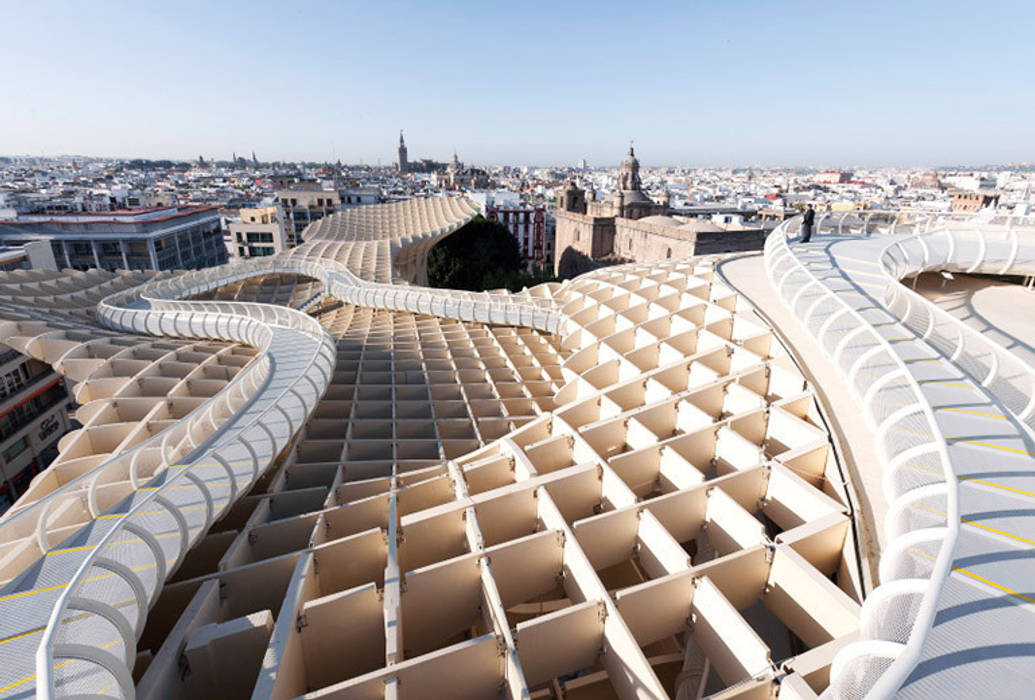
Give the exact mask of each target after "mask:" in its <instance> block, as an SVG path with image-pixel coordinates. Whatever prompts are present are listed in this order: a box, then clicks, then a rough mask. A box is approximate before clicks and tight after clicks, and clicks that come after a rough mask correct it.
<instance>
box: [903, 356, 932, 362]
mask: <svg viewBox="0 0 1035 700" xmlns="http://www.w3.org/2000/svg"><path fill="white" fill-rule="evenodd" d="M902 361H903V362H941V361H942V358H940V357H903V358H902Z"/></svg>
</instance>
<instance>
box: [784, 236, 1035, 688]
mask: <svg viewBox="0 0 1035 700" xmlns="http://www.w3.org/2000/svg"><path fill="white" fill-rule="evenodd" d="M796 224H797V221H796V220H795V221H794V222H792V223H791V224H790V225H787V224H785V225H784V226H783V227H782V228H781V229H780V230H779V231H778V232H777V233H776V234H774V237H776V241H775V242H774V243H773V244H772V245H769V246H767V262H768V263H770V277H771V279H773V281H774V284H776V286H777V287H778V288H779V289H780V290H781V292H782V293H783V295H784V297H785V299H787V300H788V301H790V303H791V306H792V309H793V310H794V311H795V313H796V314H798V315H799V316H800V317H803V318H805V319H806V322H807V325H808V326H809V327H810V330H811V331H812V332H813V335H814V336H815V337H816V338H817V339H818V340H819V341H820V343H821V345H824V347H826V348H827V349H828V350H830V349H831V347H832V345H831V343H830V342H827V341H829V339H830V338H831V337H832V336H835V335H836V332H835V331H836V330H837V328H838V325H839V324H840V323H841V322H842V321H843V320H846V319H847V318H848V317H849V316H852V317H854V318H855V319H857V320H858V321H859V322H860V323H859V327H860V328H862V326H863V325H867V326H868V327H869V328H868V329H864V330H858V331H856V330H848V329H847V328H848V327H847V326H846V330H845V331H844V332H843V333H841V334H840V338H841V341H839V342H838V345H837V346H834V355H835V358H836V357H837V355H838V352H839V351H840V353H841V354H842V356H843V355H844V354H846V351H848V350H850V348H851V346H852V344H853V343H854V342H855V341H854V340H853V339H852V338H851V337H850V336H852V335H853V334H855V339H856V340H858V338H859V337H861V336H860V334H862V335H865V334H868V333H871V332H875V333H877V334H878V335H879V337H880V345H879V346H878V345H876V344H875V345H874V346H873V348H874V349H873V350H868V351H866V352H863V353H862V356H861V358H862V359H857V360H856V364H855V365H853V368H852V371H850V372H849V379H850V381H856V380H861V381H858V382H857V398H859V399H860V400H861V401H862V403H863V406H864V409H866V410H865V411H864V412H865V413H866V415H868V416H873V417H874V418H875V423H876V425H875V428H876V430H877V436H878V438H877V439H878V448H879V449H880V450H881V451H882V452H883V453H884V454H885V455H886V461H885V467H884V469H885V474H884V477H883V478H884V482H885V490H886V492H887V494H888V497H889V500H890V499H893V503H892V505H891V510H890V514H889V517H888V519H887V520H886V522H885V528H886V529H887V530H888V533H887V534H888V539H889V540H890V543H889V546H888V551H887V552H886V554H885V555H884V557H883V559H882V562H881V579H882V585H881V586H880V587H879V588H878V589H877V591H875V594H874V595H873V596H871V597H870V598H869V599H868V600H867V602H866V604H865V605H864V607H863V625H862V629H863V634H862V637H863V641H860V642H858V643H856V644H854V645H852V646H850V647H848V648H847V649H846V650H845V651H843V652H842V653H841V655H839V657H838V658H837V659H836V660H835V663H834V666H833V668H832V670H831V683H832V685H831V693H832V694H833V696H834V697H860V696H861V695H863V694H865V693H867V692H870V693H872V694H873V696H874V697H886V696H888V695H890V694H892V693H894V692H896V691H897V692H898V694H899V695H900V696H901V697H916V698H921V697H932V696H933V695H936V694H950V695H954V696H962V697H982V696H988V694H989V693H990V692H991V693H992V694H993V695H999V696H1003V697H1020V696H1023V695H1025V694H1026V693H1027V692H1028V689H1029V688H1030V683H1031V681H1032V680H1033V673H1035V672H1033V670H1032V669H1033V668H1035V624H1033V623H1035V594H1033V593H1032V591H1031V584H1030V582H1031V581H1032V580H1033V579H1035V500H1033V499H1035V439H1033V437H1032V434H1031V431H1030V429H1029V427H1028V425H1026V424H1025V422H1024V421H1025V420H1030V418H1031V415H1030V413H1029V414H1027V415H1026V411H1027V410H1028V406H1027V404H1026V403H1025V401H1023V400H1022V398H1023V397H1018V396H1017V394H1018V393H1023V392H1018V388H1019V387H1024V388H1025V389H1028V387H1030V386H1031V385H1030V384H1028V383H1027V382H1029V381H1030V374H1025V372H1024V368H1023V367H1017V368H1015V370H1016V371H1015V373H1014V374H1010V373H1009V372H1003V371H1002V370H1003V369H1004V366H1005V363H1007V362H1010V361H1011V358H1005V359H1003V357H1002V356H1000V355H998V354H996V353H994V352H993V351H992V350H990V349H989V348H987V347H986V346H984V345H983V344H982V342H981V341H980V340H979V339H975V338H973V337H971V336H970V335H969V333H970V332H972V331H968V330H965V329H961V328H959V327H957V326H953V325H952V324H951V323H950V322H948V321H946V319H944V318H942V317H941V316H940V315H938V314H936V313H934V312H933V311H932V309H933V308H934V307H933V305H932V304H930V303H929V302H926V301H922V300H920V298H919V297H918V296H915V295H911V294H909V293H907V292H906V291H904V290H905V288H904V287H902V286H901V285H900V284H899V283H898V279H900V278H902V277H904V276H906V275H909V274H915V273H916V272H918V271H920V270H931V269H947V270H956V271H964V270H965V271H971V272H981V271H984V272H993V273H1003V272H1005V271H1007V270H1009V271H1014V270H1021V269H1026V268H1027V267H1028V266H1030V265H1031V264H1032V263H1033V262H1035V254H1033V251H1032V250H1031V246H1030V245H1028V244H1026V242H1020V243H1019V242H1018V239H1017V237H1016V236H1012V237H1011V236H1004V237H1003V238H1002V239H1001V240H987V236H985V235H984V234H978V233H975V232H974V231H972V230H967V229H966V227H958V226H950V227H946V228H942V229H936V230H935V231H933V232H932V231H926V232H923V233H921V232H919V231H915V232H913V231H902V229H900V232H897V233H895V234H894V235H885V236H871V235H855V236H848V235H844V232H842V235H818V236H816V237H815V238H814V239H813V241H812V242H811V243H810V244H806V245H795V246H793V247H790V248H788V247H787V246H786V245H780V244H781V243H782V242H783V241H780V240H779V239H780V238H782V237H784V236H786V234H787V233H788V229H790V228H792V227H794V228H796ZM866 233H867V234H869V233H871V232H870V231H869V230H866ZM1031 240H1032V241H1033V242H1035V239H1031ZM791 260H793V262H794V263H796V264H797V266H799V267H800V269H801V270H802V271H803V272H802V273H801V280H802V281H796V280H795V275H796V274H799V273H795V272H794V270H791V271H790V272H786V273H784V276H777V275H774V272H776V273H779V269H780V268H779V265H774V264H773V263H783V262H785V261H791ZM795 269H797V268H795ZM807 276H811V278H812V279H813V280H814V282H813V283H811V284H813V288H817V287H821V288H822V289H823V290H824V291H825V292H827V293H829V294H831V295H833V296H835V297H836V299H837V300H839V301H841V302H843V304H845V305H846V306H847V307H849V308H850V309H851V312H844V313H843V314H842V315H841V317H840V320H839V318H838V317H837V316H836V314H828V315H821V314H819V313H817V310H818V309H819V308H822V306H821V302H820V301H818V300H817V301H816V302H813V303H810V301H809V294H810V292H809V291H808V287H809V284H810V283H809V282H807V281H805V280H807ZM803 290H805V291H803ZM928 307H930V308H928ZM832 316H833V318H832ZM961 325H962V324H961ZM950 329H951V332H950ZM846 338H847V339H846ZM867 352H870V353H871V356H872V357H878V356H881V353H884V352H890V353H891V355H890V356H889V359H890V360H891V362H889V363H888V364H887V365H886V366H885V367H884V368H883V371H881V368H880V367H879V366H875V367H873V368H870V369H867V366H866V362H867V361H866V359H865V355H866V353H867ZM1013 361H1014V362H1016V360H1015V359H1014V360H1013ZM900 368H904V370H905V373H906V374H907V375H908V376H907V377H906V378H907V379H908V384H909V385H911V386H912V387H914V388H915V391H916V392H918V395H911V394H910V392H909V391H907V390H906V389H907V388H908V387H907V386H906V385H905V384H902V386H900V387H896V384H899V383H900V378H901V377H902V376H905V375H903V374H902V373H901V370H900ZM1028 391H1029V393H1028V396H1030V395H1031V394H1030V389H1028ZM914 400H916V401H918V402H920V403H922V404H923V406H922V408H923V410H924V412H926V414H927V415H929V416H930V418H931V419H932V420H933V423H931V422H929V421H926V422H925V421H924V420H921V417H922V416H921V412H920V410H919V409H918V408H917V407H914V406H913V405H911V402H913V401H914ZM938 450H944V457H945V463H944V464H942V465H939V463H938V460H937V459H932V458H931V457H932V456H933V455H935V454H937V452H938ZM943 467H947V469H948V473H949V474H951V479H952V480H951V481H949V478H946V479H945V480H944V481H943V480H942V479H941V478H940V474H939V473H938V472H939V470H940V468H943ZM925 472H927V473H930V475H931V476H928V477H926V478H925V476H924V473H925ZM939 562H944V565H943V567H939ZM940 568H942V569H944V571H945V574H946V575H944V579H942V578H941V572H940ZM885 668H888V669H889V671H887V672H885V671H884V669H885ZM990 683H994V686H995V688H996V690H995V691H991V690H990V688H991V686H990Z"/></svg>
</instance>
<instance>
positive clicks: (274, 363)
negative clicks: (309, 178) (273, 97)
mask: <svg viewBox="0 0 1035 700" xmlns="http://www.w3.org/2000/svg"><path fill="white" fill-rule="evenodd" d="M268 274H300V275H308V276H311V277H314V278H316V279H318V280H320V281H321V282H323V284H324V286H325V289H326V293H328V294H330V295H332V296H335V297H337V298H340V299H341V300H343V301H346V302H349V303H353V304H358V305H363V306H369V307H373V308H382V309H394V310H405V311H411V312H414V313H424V314H431V315H437V316H444V317H449V318H455V319H458V320H464V321H475V322H481V323H495V324H506V325H516V326H525V327H532V328H537V329H540V330H545V331H550V332H558V331H560V330H561V329H562V327H563V325H564V324H565V323H566V317H564V316H563V315H561V314H560V313H559V312H557V311H556V310H554V309H552V308H550V302H549V300H548V299H536V298H533V297H530V296H525V297H518V298H517V299H519V300H516V299H515V298H513V297H510V296H500V295H492V294H476V293H470V292H456V291H452V290H434V289H427V288H421V287H407V286H399V285H392V284H385V283H377V282H368V281H365V280H362V279H360V278H359V277H358V276H357V275H356V274H355V273H353V272H352V271H351V270H350V269H349V268H348V267H347V266H346V265H344V264H342V263H339V262H336V261H334V260H329V259H325V258H316V257H302V256H298V255H290V256H288V255H284V256H276V257H275V258H272V259H267V260H258V261H250V262H245V263H238V264H232V265H225V266H221V267H218V268H212V269H208V270H202V271H198V272H193V273H187V274H184V275H181V276H179V277H175V278H172V279H165V280H161V281H158V282H152V283H149V284H146V285H142V286H140V287H137V288H134V289H131V290H129V291H128V292H123V293H120V294H116V295H112V296H110V297H108V298H106V299H105V300H104V301H102V302H101V304H100V305H99V306H98V316H99V318H100V319H101V320H102V322H103V323H105V325H108V326H110V327H112V328H116V329H119V330H126V331H132V332H142V333H148V334H152V335H157V336H172V337H198V338H218V339H224V340H233V341H236V342H242V343H246V344H249V345H252V346H255V347H258V348H260V349H261V350H262V351H263V354H262V357H261V359H260V360H258V361H256V362H255V363H253V365H252V366H251V367H250V368H249V369H248V370H247V371H246V372H242V373H241V376H240V377H238V378H235V381H234V382H233V383H232V384H231V386H230V387H228V388H227V389H226V390H224V391H223V392H221V393H220V394H217V395H216V396H215V397H212V399H210V400H209V401H207V402H206V403H205V404H203V406H202V407H201V408H199V409H197V410H195V411H194V412H193V413H192V414H191V416H190V418H189V419H188V420H184V421H181V422H180V423H178V424H177V425H176V426H175V427H174V428H172V429H170V430H169V431H165V432H163V433H162V434H160V435H158V436H156V438H155V439H160V440H161V444H162V455H163V456H164V460H163V462H164V464H169V465H173V466H170V467H169V468H168V469H159V470H156V471H157V474H156V475H155V476H153V477H146V476H143V475H142V473H141V472H142V471H146V467H143V466H142V465H141V464H140V462H142V461H143V460H139V459H138V456H139V455H140V454H141V450H140V449H139V448H138V449H135V450H131V451H130V452H128V453H125V454H123V455H119V456H118V457H116V458H115V459H113V460H110V461H109V462H107V463H105V464H103V465H101V466H99V467H97V468H95V469H94V470H91V472H90V474H88V475H87V478H85V479H80V480H77V481H76V482H75V483H72V484H69V485H68V486H69V488H64V489H60V490H59V491H57V492H55V493H53V494H50V495H49V496H48V497H47V498H45V499H43V500H41V501H39V502H37V503H35V504H33V505H31V506H29V507H26V508H24V509H21V510H19V511H18V513H17V514H16V515H15V516H14V517H12V518H9V519H7V520H5V521H4V523H3V527H4V528H8V529H9V531H10V532H14V531H18V530H23V531H24V530H27V529H31V530H34V531H35V533H36V535H35V543H36V546H37V547H38V553H39V555H41V556H39V559H38V560H37V561H36V562H35V563H34V564H32V565H31V566H29V568H28V569H26V570H25V571H24V572H23V573H22V574H21V575H19V576H18V577H17V578H16V579H15V580H13V581H12V582H11V583H10V584H8V585H7V586H6V587H5V588H4V589H3V591H2V592H0V649H2V651H3V652H4V657H5V658H10V659H12V662H11V663H8V664H4V665H0V696H5V697H6V696H10V697H30V696H32V695H33V694H35V693H38V692H46V691H45V690H44V689H46V688H50V689H52V690H53V691H55V692H59V693H60V694H79V693H83V692H90V693H97V692H104V691H105V690H110V689H112V688H115V687H118V690H119V691H120V692H121V693H122V694H123V695H125V696H127V697H131V696H132V694H133V680H132V677H131V673H132V669H133V666H134V663H135V659H136V648H135V641H136V638H137V637H138V636H139V634H140V632H141V631H142V630H143V625H144V623H145V621H146V617H147V611H148V609H149V607H150V605H152V604H154V602H155V601H156V599H157V596H158V594H159V592H160V591H161V588H162V584H163V583H164V581H165V579H166V578H167V577H168V576H169V575H171V573H172V572H174V571H175V570H176V568H177V567H178V566H179V564H180V563H182V561H183V558H184V556H185V555H186V553H187V551H188V550H189V549H190V547H191V546H193V544H195V543H196V542H198V541H199V540H200V538H201V537H203V536H204V534H205V532H206V531H207V530H208V528H209V526H210V525H211V524H212V523H213V522H214V521H215V520H217V519H218V518H219V517H220V516H221V515H222V514H223V513H224V512H225V511H226V510H227V509H228V508H229V507H230V506H231V505H232V504H233V503H234V502H235V500H236V499H237V498H238V497H240V496H241V495H243V494H245V493H246V492H247V491H248V489H249V488H250V486H251V485H252V484H253V483H254V482H255V480H256V479H257V478H258V477H259V476H260V475H261V474H262V473H264V472H265V470H266V469H267V468H268V467H269V466H270V465H271V464H272V463H273V462H274V461H275V460H276V459H277V457H278V455H279V454H280V453H281V451H282V450H283V449H284V448H285V447H286V446H287V445H288V444H289V443H290V442H291V440H292V439H293V437H294V435H295V434H296V433H297V431H298V430H299V429H300V428H301V427H302V426H303V425H304V424H305V422H306V420H307V419H308V417H309V415H310V414H311V412H312V410H313V409H314V408H315V406H316V403H317V402H318V401H319V399H320V397H321V396H322V394H323V392H324V390H325V389H326V387H327V384H328V381H329V379H330V376H331V373H332V371H333V367H334V357H335V354H334V343H333V340H332V339H331V338H330V336H329V335H328V334H327V333H326V331H325V330H324V329H323V328H322V327H321V326H320V324H319V322H318V321H316V320H315V319H313V318H311V317H309V316H307V315H305V314H303V313H300V312H298V311H295V310H292V309H286V308H281V307H274V306H270V305H265V304H248V303H239V302H207V301H206V302H200V301H181V299H182V298H183V297H189V296H192V295H196V294H200V293H203V292H205V291H209V290H211V289H214V288H217V287H220V286H223V285H225V284H229V283H231V282H235V281H239V280H242V279H247V278H250V277H256V276H262V275H268ZM249 393H250V396H248V395H249ZM246 396H247V397H248V398H245V397H246ZM235 398H236V399H237V401H236V402H235ZM220 419H223V422H222V424H221V425H219V427H218V428H217V430H216V431H215V433H214V434H212V435H211V436H210V437H208V438H207V439H206V440H204V441H201V442H199V441H196V440H195V439H194V436H193V432H194V431H193V428H195V427H196V426H197V425H198V424H199V421H205V422H210V423H212V424H216V423H218V422H219V420H220ZM149 443H150V441H149ZM145 444H148V443H145ZM152 446H153V444H152ZM140 447H143V445H141V446H140ZM127 477H128V481H129V482H130V483H131V484H132V489H131V490H130V492H129V493H128V494H125V493H124V491H125V489H119V488H117V487H118V486H119V484H120V483H123V482H126V481H127ZM106 487H113V488H106ZM84 498H85V499H86V500H87V501H88V503H89V512H90V514H91V516H92V517H93V519H92V520H91V521H90V522H88V523H87V524H86V525H85V526H83V527H79V526H76V527H73V528H71V530H68V529H67V528H66V529H64V530H63V529H61V527H59V526H56V523H57V524H58V525H59V524H60V520H61V518H60V517H59V516H60V514H61V512H62V511H63V510H66V509H69V508H70V507H71V506H72V504H73V502H77V501H80V500H82V499H84ZM33 661H35V663H33Z"/></svg>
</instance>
